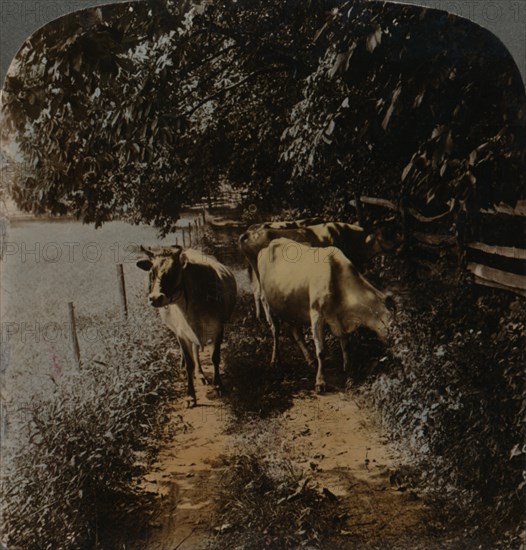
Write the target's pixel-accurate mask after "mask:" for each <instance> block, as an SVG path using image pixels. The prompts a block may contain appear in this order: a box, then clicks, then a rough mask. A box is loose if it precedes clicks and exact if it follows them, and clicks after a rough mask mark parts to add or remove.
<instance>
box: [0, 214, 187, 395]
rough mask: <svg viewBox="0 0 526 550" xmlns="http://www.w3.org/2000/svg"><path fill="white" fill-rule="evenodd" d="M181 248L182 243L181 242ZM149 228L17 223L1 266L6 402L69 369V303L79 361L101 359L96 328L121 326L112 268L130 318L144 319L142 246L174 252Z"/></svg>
mask: <svg viewBox="0 0 526 550" xmlns="http://www.w3.org/2000/svg"><path fill="white" fill-rule="evenodd" d="M179 240H181V239H180V238H179ZM174 242H175V235H168V236H167V237H166V238H164V239H160V238H158V236H157V233H156V230H155V229H154V228H151V227H148V226H131V225H129V224H126V223H124V222H112V223H108V224H106V225H104V226H103V227H102V228H100V229H95V228H94V227H93V226H87V225H83V224H81V223H77V222H71V221H68V222H56V223H53V222H21V223H17V224H14V225H13V226H12V227H11V228H10V230H9V235H8V242H7V245H6V250H5V256H4V259H3V261H2V289H1V290H2V296H1V301H2V303H1V306H2V348H3V351H4V353H3V359H4V360H3V364H2V371H3V375H4V376H5V379H4V380H5V386H6V388H5V392H6V394H7V396H8V398H9V400H14V401H18V400H20V399H24V398H27V397H29V396H31V395H33V394H35V393H38V392H41V391H44V392H45V391H46V388H47V387H48V386H49V384H50V383H52V381H51V375H56V374H57V373H60V372H62V371H64V370H66V369H71V368H74V366H75V361H74V355H73V351H72V340H71V336H70V324H69V311H68V302H73V303H74V307H75V314H76V321H77V333H78V338H79V345H80V351H81V358H82V360H85V361H86V360H89V359H90V358H94V357H97V358H99V359H100V360H104V355H105V352H106V350H107V349H108V347H109V346H111V342H108V341H104V338H103V336H102V331H101V328H102V326H103V325H105V324H106V325H107V324H108V323H118V322H121V319H122V310H121V302H120V295H119V285H118V277H117V265H118V264H119V263H122V264H123V269H124V275H125V281H126V290H127V298H128V308H129V315H130V317H136V318H139V319H140V318H141V317H142V316H144V315H145V309H146V308H147V307H148V306H147V303H146V287H145V275H144V272H142V271H140V270H139V269H137V268H136V266H135V259H136V254H135V253H134V249H135V248H136V246H137V245H139V244H145V245H155V244H173V243H174Z"/></svg>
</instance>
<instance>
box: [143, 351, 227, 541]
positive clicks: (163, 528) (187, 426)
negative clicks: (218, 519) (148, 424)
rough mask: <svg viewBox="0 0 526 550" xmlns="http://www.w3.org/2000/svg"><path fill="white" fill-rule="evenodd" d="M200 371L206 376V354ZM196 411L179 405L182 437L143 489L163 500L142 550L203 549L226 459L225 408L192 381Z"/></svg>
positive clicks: (211, 392) (177, 413)
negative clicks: (223, 461)
mask: <svg viewBox="0 0 526 550" xmlns="http://www.w3.org/2000/svg"><path fill="white" fill-rule="evenodd" d="M202 360H203V368H204V369H205V371H211V369H212V366H211V364H210V354H209V350H205V353H203V354H202ZM195 388H196V395H197V403H198V405H197V407H194V408H188V407H187V401H186V399H181V401H180V403H178V405H177V407H176V409H175V411H174V412H173V413H172V422H173V424H174V425H175V426H181V425H183V426H184V428H183V431H182V432H179V433H177V435H176V437H175V438H174V440H173V441H172V442H170V443H169V444H168V445H167V447H166V448H164V449H163V450H162V451H161V453H160V454H159V459H158V462H157V464H156V465H155V466H154V471H153V472H152V473H151V474H150V475H149V476H148V478H147V486H146V488H147V489H148V490H150V491H154V492H157V493H158V494H160V495H162V496H163V510H162V511H161V514H160V516H159V518H158V519H157V520H156V522H155V526H156V527H157V528H156V529H153V530H152V531H151V533H150V535H149V537H148V543H147V544H148V545H147V548H148V550H168V549H175V548H178V549H181V550H185V549H197V548H204V547H206V541H207V539H208V538H209V535H210V529H211V528H212V527H213V526H212V525H211V524H210V521H211V517H212V512H213V509H214V498H215V496H216V492H215V489H216V487H217V486H218V483H219V478H220V476H221V473H222V469H221V468H220V467H218V466H217V465H218V464H219V458H220V457H221V456H223V455H225V454H226V453H228V444H229V437H228V436H227V435H226V434H225V422H226V414H227V411H226V408H225V406H224V404H223V402H222V400H221V399H220V398H218V396H217V394H216V392H215V390H214V389H213V388H212V387H210V386H204V385H202V384H201V383H200V382H199V381H198V380H196V386H195Z"/></svg>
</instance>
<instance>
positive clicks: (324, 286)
mask: <svg viewBox="0 0 526 550" xmlns="http://www.w3.org/2000/svg"><path fill="white" fill-rule="evenodd" d="M320 251H321V256H320ZM338 252H339V251H338V250H337V249H335V248H332V249H331V248H324V249H320V248H312V247H310V246H306V245H303V244H301V243H298V242H295V241H292V240H289V239H284V238H280V239H275V240H273V241H271V242H270V244H269V246H268V247H267V248H265V249H263V250H261V251H260V253H259V255H258V270H259V273H260V282H261V286H262V289H263V292H264V294H265V298H266V299H267V301H268V303H269V306H270V308H271V310H272V312H273V313H275V314H276V315H277V316H278V317H280V318H282V319H284V320H286V321H290V322H308V321H309V315H310V313H309V312H310V308H311V306H312V303H313V301H316V300H317V299H318V298H321V299H324V297H326V296H328V295H330V293H331V288H330V286H331V282H332V281H331V275H330V263H329V262H327V261H324V260H325V259H326V256H327V255H329V254H331V253H332V254H338ZM340 254H341V252H340Z"/></svg>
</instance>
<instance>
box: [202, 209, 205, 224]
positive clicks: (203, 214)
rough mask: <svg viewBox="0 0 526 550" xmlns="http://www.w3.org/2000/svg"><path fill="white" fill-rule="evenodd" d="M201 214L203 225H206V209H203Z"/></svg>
mask: <svg viewBox="0 0 526 550" xmlns="http://www.w3.org/2000/svg"><path fill="white" fill-rule="evenodd" d="M201 214H202V216H203V225H205V223H206V209H205V208H204V207H203V210H202V211H201Z"/></svg>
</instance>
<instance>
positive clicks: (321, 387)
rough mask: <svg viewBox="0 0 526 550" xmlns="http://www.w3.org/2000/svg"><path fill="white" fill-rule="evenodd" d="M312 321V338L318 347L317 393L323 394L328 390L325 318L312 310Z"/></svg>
mask: <svg viewBox="0 0 526 550" xmlns="http://www.w3.org/2000/svg"><path fill="white" fill-rule="evenodd" d="M310 319H311V328H312V336H313V338H314V345H315V347H316V359H317V360H318V370H317V371H316V391H317V392H318V393H323V392H325V390H326V389H327V384H326V383H325V376H324V374H323V360H324V348H323V318H322V315H321V313H320V312H319V311H317V310H315V309H311V312H310Z"/></svg>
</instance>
